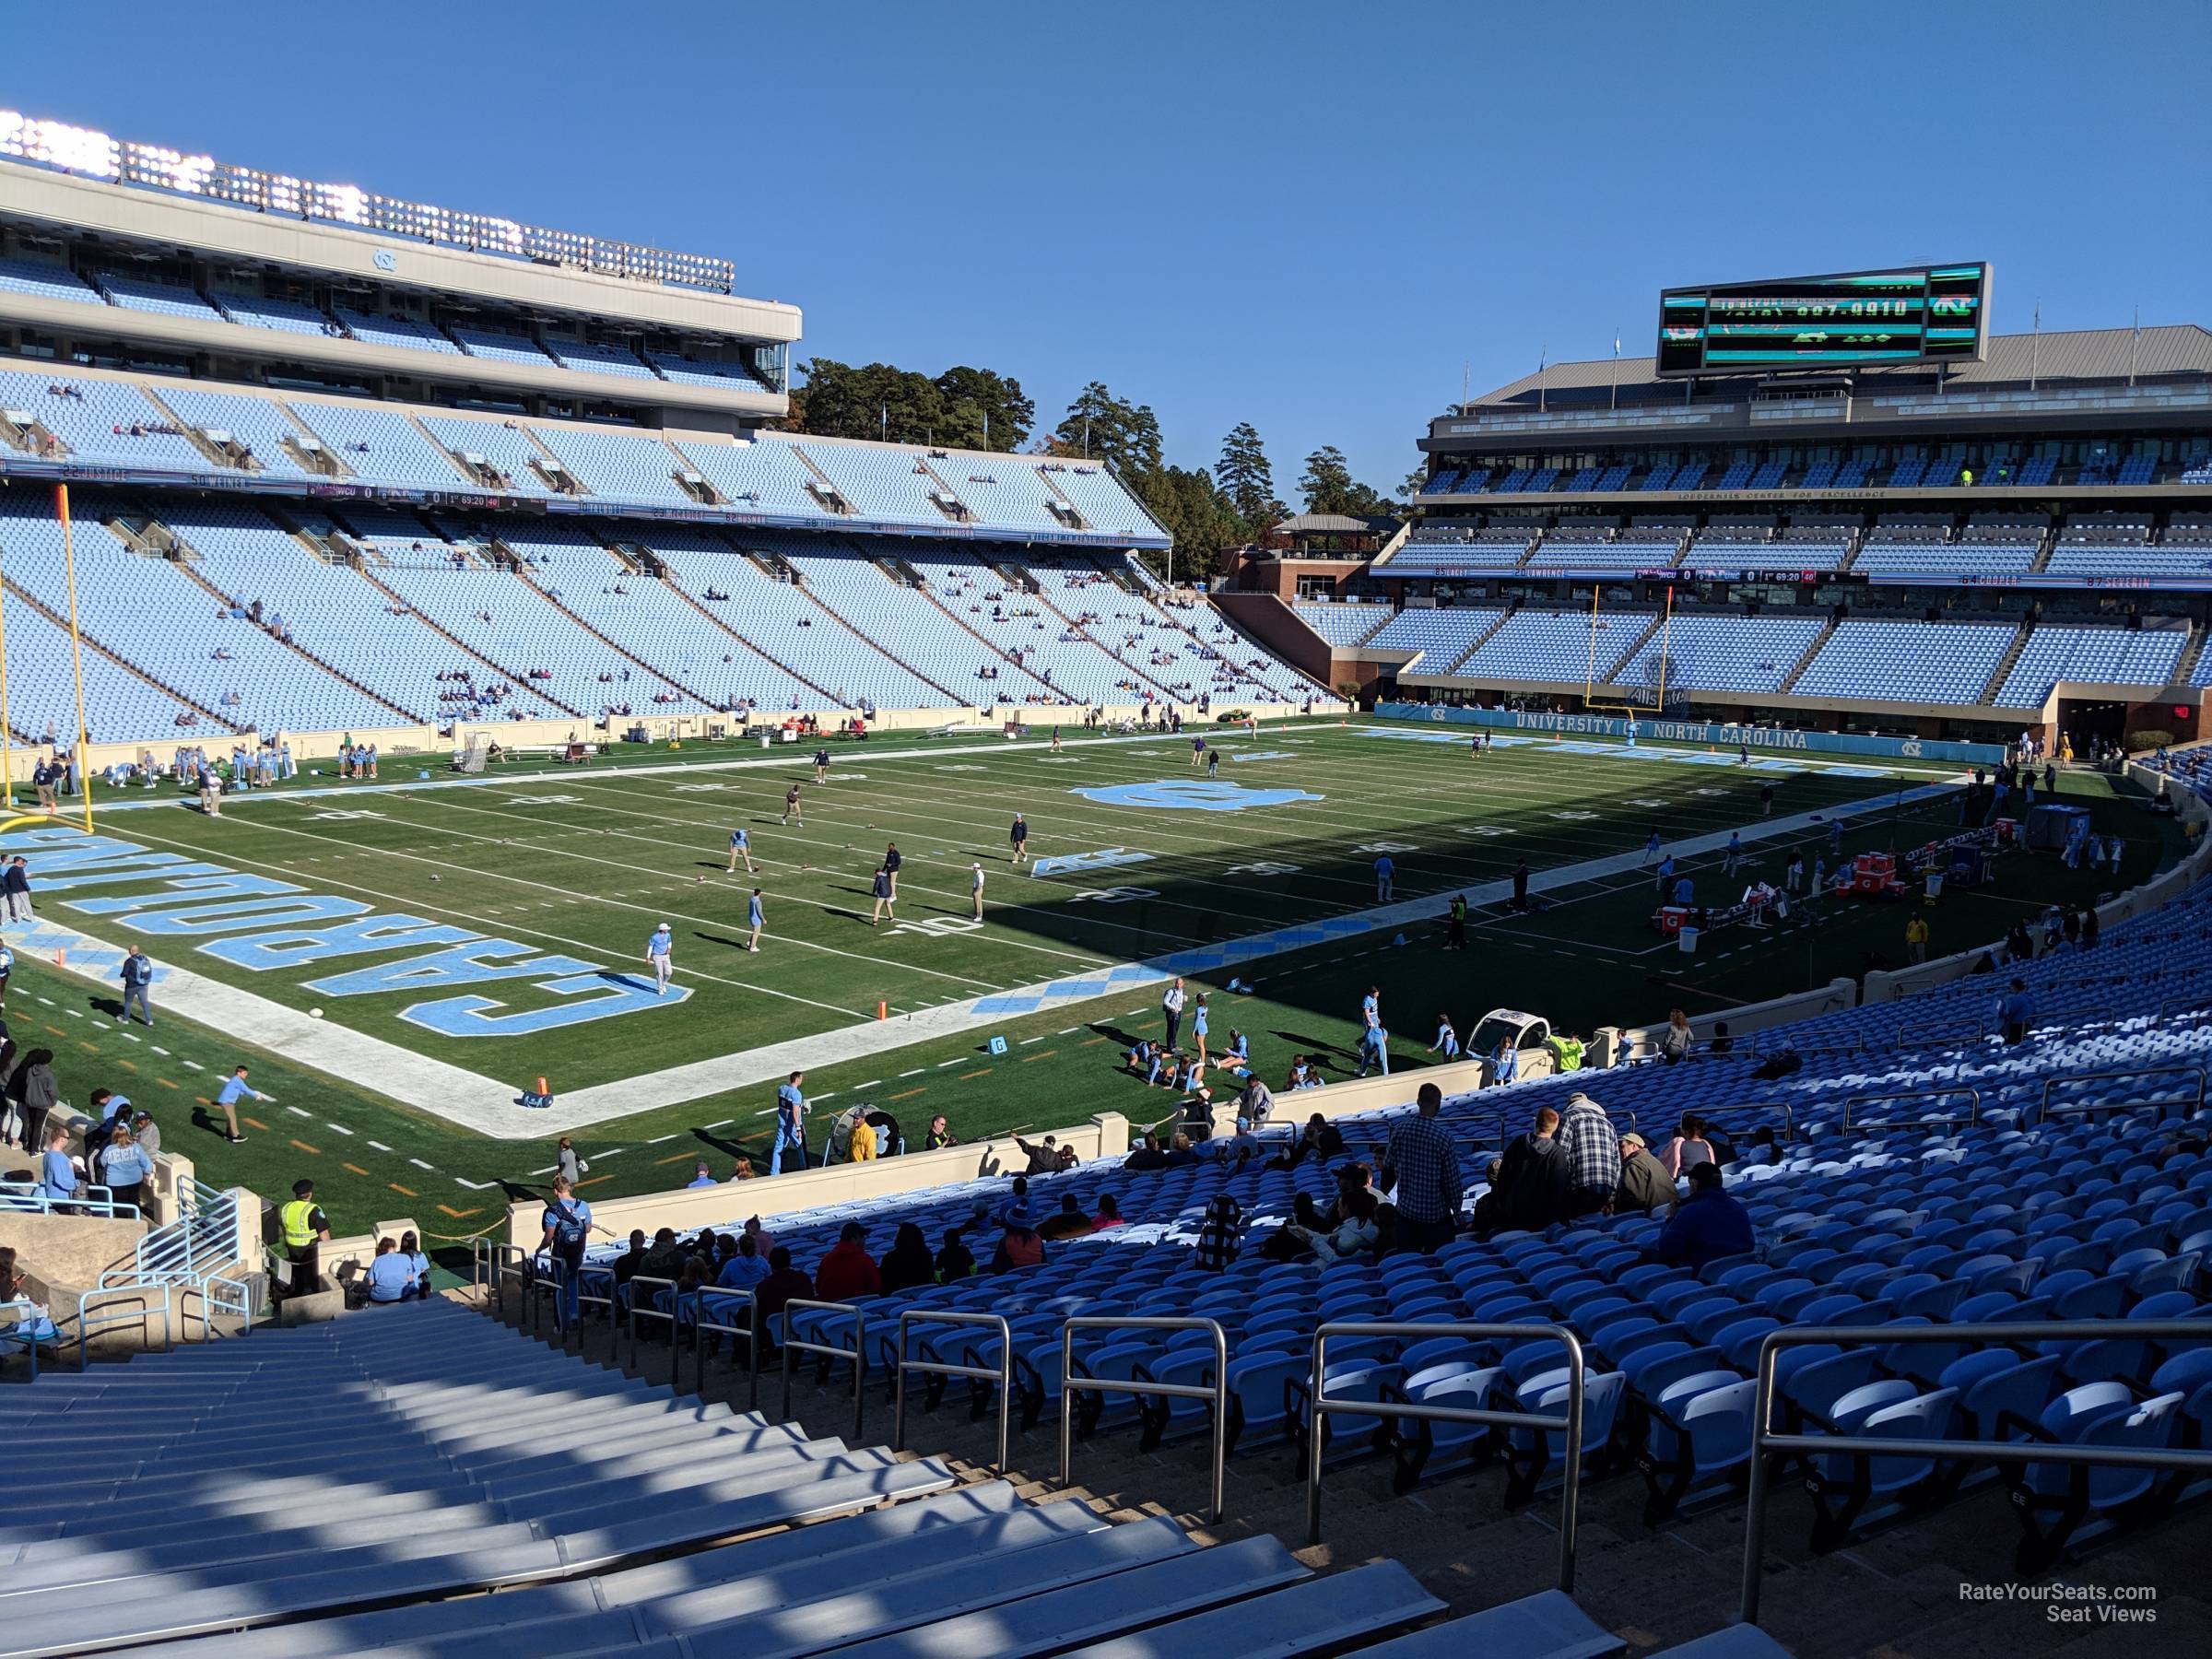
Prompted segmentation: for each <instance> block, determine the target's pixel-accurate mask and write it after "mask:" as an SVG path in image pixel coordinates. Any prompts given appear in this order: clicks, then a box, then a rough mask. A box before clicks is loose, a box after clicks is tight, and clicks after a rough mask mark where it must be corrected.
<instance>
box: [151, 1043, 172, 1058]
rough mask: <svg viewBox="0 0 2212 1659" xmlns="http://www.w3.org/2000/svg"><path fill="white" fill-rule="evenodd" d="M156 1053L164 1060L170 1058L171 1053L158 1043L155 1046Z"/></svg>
mask: <svg viewBox="0 0 2212 1659" xmlns="http://www.w3.org/2000/svg"><path fill="white" fill-rule="evenodd" d="M154 1053H157V1054H159V1055H160V1056H161V1057H162V1058H163V1059H164V1060H166V1059H168V1058H169V1051H168V1050H167V1049H165V1048H163V1047H162V1046H161V1045H160V1044H159V1043H158V1042H157V1043H155V1044H154Z"/></svg>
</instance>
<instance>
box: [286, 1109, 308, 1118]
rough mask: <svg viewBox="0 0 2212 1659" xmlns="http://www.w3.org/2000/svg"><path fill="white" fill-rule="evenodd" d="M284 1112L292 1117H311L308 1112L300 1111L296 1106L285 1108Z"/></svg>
mask: <svg viewBox="0 0 2212 1659" xmlns="http://www.w3.org/2000/svg"><path fill="white" fill-rule="evenodd" d="M285 1110H286V1111H287V1112H290V1113H291V1114H292V1115H293V1116H294V1117H307V1116H309V1115H311V1114H310V1113H308V1112H302V1111H300V1108H299V1107H297V1106H287V1107H286V1108H285Z"/></svg>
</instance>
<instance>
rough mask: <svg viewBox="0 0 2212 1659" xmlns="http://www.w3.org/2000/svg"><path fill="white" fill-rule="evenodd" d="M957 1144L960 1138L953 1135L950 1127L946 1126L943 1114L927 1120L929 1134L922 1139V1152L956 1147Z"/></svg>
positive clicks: (940, 1113)
mask: <svg viewBox="0 0 2212 1659" xmlns="http://www.w3.org/2000/svg"><path fill="white" fill-rule="evenodd" d="M959 1144H960V1137H959V1135H955V1134H953V1132H952V1130H951V1128H950V1126H949V1125H947V1124H946V1122H945V1114H944V1113H943V1112H939V1113H938V1114H937V1115H936V1116H935V1117H933V1118H931V1119H930V1120H929V1133H928V1134H927V1135H924V1136H923V1137H922V1147H923V1150H924V1151H927V1152H935V1151H939V1150H941V1149H943V1148H944V1147H957V1146H959Z"/></svg>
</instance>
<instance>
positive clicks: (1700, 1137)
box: [1622, 1112, 1721, 1181]
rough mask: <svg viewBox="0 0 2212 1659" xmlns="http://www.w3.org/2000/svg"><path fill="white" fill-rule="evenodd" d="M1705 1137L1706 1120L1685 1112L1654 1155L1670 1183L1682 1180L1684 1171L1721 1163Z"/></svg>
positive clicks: (1695, 1114) (1694, 1113)
mask: <svg viewBox="0 0 2212 1659" xmlns="http://www.w3.org/2000/svg"><path fill="white" fill-rule="evenodd" d="M1705 1136H1706V1128H1705V1120H1704V1119H1703V1118H1701V1117H1700V1116H1699V1115H1698V1114H1697V1113H1696V1112H1684V1113H1683V1114H1682V1121H1681V1122H1680V1123H1679V1124H1676V1125H1675V1133H1674V1134H1673V1135H1672V1136H1670V1137H1669V1138H1668V1139H1667V1141H1666V1142H1665V1144H1664V1145H1663V1146H1661V1147H1660V1148H1659V1150H1658V1151H1657V1152H1656V1153H1654V1154H1653V1156H1654V1157H1655V1158H1657V1159H1658V1160H1659V1166H1660V1168H1662V1169H1663V1170H1665V1171H1666V1178H1667V1179H1668V1180H1669V1181H1679V1180H1681V1179H1682V1172H1683V1171H1685V1170H1694V1169H1696V1168H1697V1167H1698V1165H1700V1164H1701V1163H1711V1164H1717V1163H1719V1162H1720V1161H1721V1160H1720V1159H1719V1157H1718V1156H1717V1155H1716V1154H1715V1153H1714V1151H1713V1149H1712V1142H1711V1141H1709V1140H1707V1139H1706V1138H1705ZM1622 1138H1624V1139H1625V1138H1627V1137H1626V1136H1623V1137H1622Z"/></svg>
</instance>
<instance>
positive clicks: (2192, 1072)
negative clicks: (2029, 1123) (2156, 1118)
mask: <svg viewBox="0 0 2212 1659" xmlns="http://www.w3.org/2000/svg"><path fill="white" fill-rule="evenodd" d="M2151 1077H2194V1078H2195V1079H2196V1099H2195V1100H2187V1101H2171V1100H2144V1099H2142V1098H2140V1097H2139V1096H2138V1097H2137V1098H2136V1099H2132V1100H2080V1101H2073V1102H2069V1103H2067V1104H2065V1105H2062V1106H2060V1107H2059V1108H2058V1110H2059V1112H2062V1113H2064V1114H2065V1115H2068V1116H2072V1115H2074V1114H2076V1113H2079V1112H2129V1111H2132V1110H2134V1109H2135V1108H2136V1107H2137V1106H2158V1107H2166V1106H2171V1105H2183V1106H2186V1107H2189V1108H2192V1109H2195V1108H2201V1107H2202V1106H2203V1105H2204V1103H2205V1068H2204V1067H2203V1066H2201V1065H2160V1066H2156V1067H2154V1068H2152V1069H2151V1070H2149V1071H2136V1072H2084V1073H2081V1074H2079V1075H2077V1076H2072V1077H2068V1076H2065V1075H2063V1074H2053V1076H2051V1077H2045V1078H2044V1079H2043V1097H2042V1099H2041V1100H2040V1101H2038V1102H2037V1104H2036V1109H2035V1121H2036V1123H2037V1124H2041V1123H2043V1122H2044V1121H2045V1120H2046V1119H2047V1118H2049V1117H2050V1116H2051V1115H2052V1111H2051V1091H2052V1089H2053V1088H2056V1087H2057V1086H2058V1085H2059V1084H2061V1083H2066V1084H2073V1083H2134V1084H2137V1085H2140V1084H2142V1083H2143V1082H2144V1081H2145V1080H2146V1079H2147V1078H2151Z"/></svg>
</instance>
